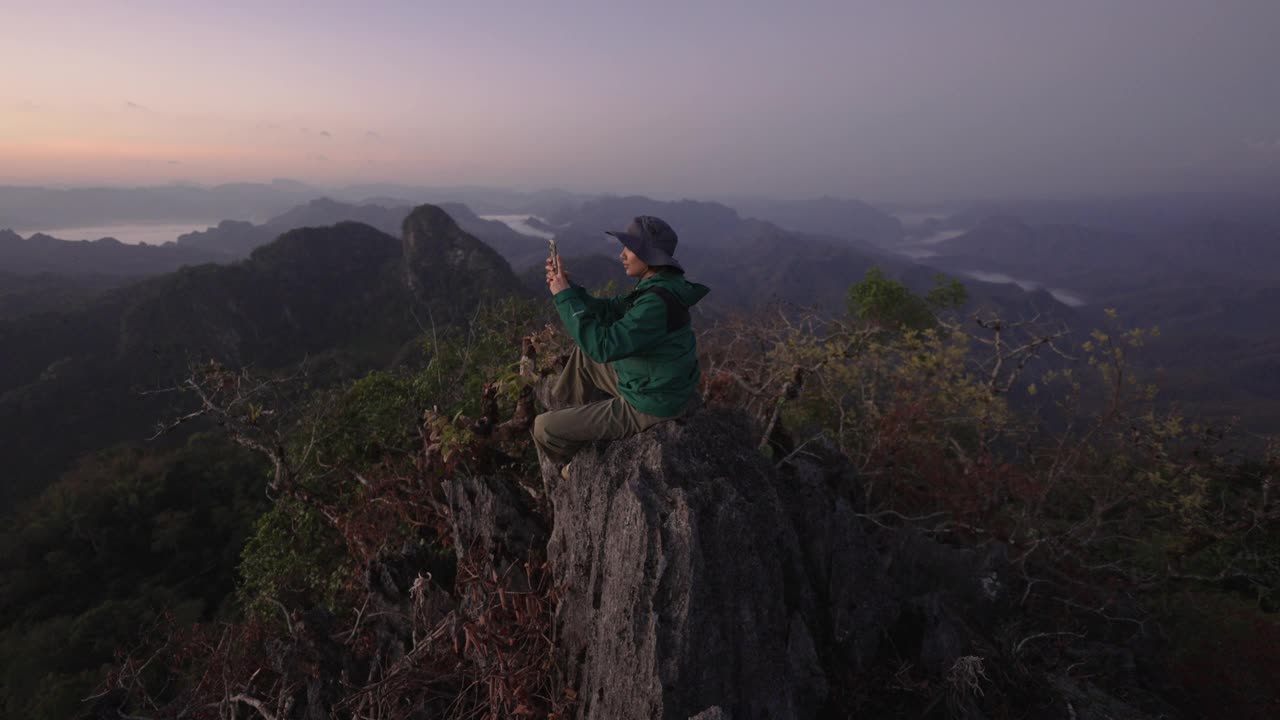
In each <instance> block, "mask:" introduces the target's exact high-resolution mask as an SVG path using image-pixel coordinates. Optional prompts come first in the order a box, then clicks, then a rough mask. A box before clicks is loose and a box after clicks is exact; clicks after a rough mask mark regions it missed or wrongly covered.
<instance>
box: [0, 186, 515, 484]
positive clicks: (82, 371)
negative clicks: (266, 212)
mask: <svg viewBox="0 0 1280 720" xmlns="http://www.w3.org/2000/svg"><path fill="white" fill-rule="evenodd" d="M400 234H401V236H402V239H397V238H395V237H392V236H391V235H388V234H386V233H383V232H381V231H379V230H377V229H376V228H373V227H370V226H368V225H364V224H360V223H352V222H345V223H339V224H337V225H331V226H327V227H319V228H303V229H298V230H293V231H290V232H287V233H285V234H283V235H281V236H280V237H279V238H278V239H277V240H276V241H274V242H272V243H269V244H267V245H265V246H263V247H260V248H258V249H256V250H255V251H254V252H253V253H252V254H251V255H250V256H249V257H248V258H247V259H245V260H242V261H239V262H235V263H231V264H228V265H215V264H205V265H200V266H193V267H186V268H182V269H180V270H178V271H176V272H173V273H169V274H165V275H160V276H156V277H153V278H149V279H147V280H144V281H142V282H139V283H136V284H133V285H128V286H126V287H122V288H117V289H115V290H110V291H108V292H106V293H105V294H103V295H102V296H100V297H98V298H96V299H95V300H94V301H92V302H88V303H85V304H84V305H82V306H80V307H76V308H73V309H68V310H62V311H58V312H46V313H39V314H35V315H31V316H26V317H24V318H21V319H19V320H14V321H10V322H7V323H0V346H2V347H5V348H6V349H7V351H6V352H5V353H4V355H3V357H0V436H3V437H5V438H6V442H5V443H4V446H3V448H0V463H2V464H3V467H5V475H6V477H5V478H4V481H3V483H2V484H0V493H2V494H3V497H5V498H9V499H11V498H12V497H14V496H15V495H21V494H23V493H24V492H26V491H29V490H31V489H34V488H37V487H39V486H40V485H41V484H42V482H43V481H44V479H45V478H46V477H47V475H48V473H50V472H56V471H57V470H59V469H61V468H63V467H65V466H66V465H67V463H68V462H69V461H70V460H71V459H73V458H74V457H76V456H77V455H78V454H79V453H82V452H86V451H88V450H91V449H94V448H99V447H104V446H106V445H109V444H111V443H114V442H120V441H126V440H138V439H141V438H143V437H146V436H147V435H148V434H149V430H150V429H152V428H154V426H155V424H156V422H157V421H158V420H159V419H162V418H164V417H170V416H172V414H173V413H174V412H175V410H176V408H175V406H174V404H173V402H174V400H173V399H172V398H171V397H168V396H165V395H144V394H142V391H145V390H153V389H158V388H164V387H171V386H173V385H174V384H175V383H176V382H178V381H179V380H180V379H181V378H183V377H185V375H186V373H187V372H188V369H189V366H190V365H191V364H192V363H197V362H204V361H206V360H210V359H213V360H217V361H220V362H222V363H224V364H227V365H228V366H231V367H247V366H253V367H256V368H260V369H272V368H283V367H287V366H291V365H293V364H296V363H298V362H299V361H301V360H303V359H304V358H310V360H311V364H312V366H313V367H314V369H313V372H317V373H320V374H322V375H328V376H330V377H335V378H336V377H346V376H350V375H352V374H357V373H359V372H361V371H364V370H367V369H368V368H370V367H378V366H384V365H386V364H387V363H389V362H392V361H393V360H394V358H395V357H396V356H397V354H398V353H400V352H401V351H402V349H403V348H404V347H405V345H406V344H407V343H411V342H412V341H413V340H414V339H415V338H417V337H420V336H421V334H422V332H423V327H424V323H427V322H431V323H436V324H440V325H448V324H451V323H456V322H462V321H464V320H466V319H467V318H468V317H469V316H470V313H471V311H472V310H473V309H474V307H475V305H476V304H477V303H478V302H480V301H481V300H482V299H485V298H495V297H503V296H507V295H512V294H517V295H519V294H525V293H527V292H528V291H527V290H526V289H525V287H524V286H523V285H522V284H521V283H520V281H519V280H518V279H517V278H516V276H515V274H514V273H513V272H512V271H511V268H510V266H509V265H508V264H507V263H506V261H505V260H503V259H502V257H501V256H499V255H498V254H497V253H496V252H495V251H493V250H492V249H490V248H489V247H488V246H486V245H484V244H483V243H481V242H480V241H479V240H476V239H475V238H474V237H472V236H471V235H469V234H467V233H466V232H464V231H462V230H461V229H460V228H458V226H457V225H456V224H455V223H454V222H453V220H452V219H451V218H450V217H449V216H448V214H447V213H445V212H444V211H443V210H441V209H439V208H436V207H434V206H422V207H419V208H417V209H415V210H413V211H412V212H411V213H409V215H408V216H407V217H405V218H403V221H402V225H401V233H400Z"/></svg>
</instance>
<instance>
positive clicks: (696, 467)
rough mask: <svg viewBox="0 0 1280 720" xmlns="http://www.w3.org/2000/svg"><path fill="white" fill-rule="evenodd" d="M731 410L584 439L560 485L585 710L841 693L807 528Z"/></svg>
mask: <svg viewBox="0 0 1280 720" xmlns="http://www.w3.org/2000/svg"><path fill="white" fill-rule="evenodd" d="M728 422H730V420H729V419H727V418H724V417H719V416H715V415H711V414H701V415H696V416H694V418H693V419H692V420H690V421H689V422H688V423H686V424H679V423H674V422H673V423H665V424H663V425H662V426H661V427H660V428H659V429H657V430H656V431H655V432H652V433H646V434H645V435H642V436H640V437H638V438H635V439H632V440H631V441H628V442H624V443H615V444H613V445H611V446H608V447H606V448H605V449H604V450H603V452H598V451H597V452H587V453H582V454H580V455H579V456H578V458H577V459H576V460H575V462H574V464H573V466H572V467H573V470H572V476H571V478H570V481H569V482H562V483H560V484H559V485H558V486H557V487H556V489H555V490H554V491H553V493H552V496H551V497H552V502H553V506H554V508H555V518H556V523H555V527H554V530H553V532H552V537H551V543H550V545H549V548H548V560H549V561H550V562H551V565H552V567H553V568H554V571H555V573H556V580H557V585H562V586H564V587H565V588H568V589H569V591H568V592H567V593H566V594H565V595H564V596H563V598H562V600H561V604H560V608H559V618H558V619H559V622H560V628H561V638H562V643H563V646H564V652H565V655H566V657H568V658H570V662H571V663H572V664H571V666H570V673H571V678H570V679H571V682H573V684H575V685H576V686H577V687H578V696H579V697H580V698H581V699H582V706H581V709H582V712H581V716H582V717H586V718H618V719H622V718H658V717H662V718H669V717H679V718H686V717H689V716H691V715H695V714H697V713H699V712H702V711H704V710H707V709H710V708H713V707H716V706H720V707H722V708H725V709H731V712H732V713H733V715H734V717H738V716H741V717H773V718H786V717H813V716H814V715H815V714H816V712H817V709H818V706H819V705H820V703H821V702H822V699H823V698H824V696H825V694H826V682H825V679H824V676H823V671H822V668H821V666H820V664H819V662H818V657H817V654H816V650H815V647H814V640H813V636H812V634H811V632H810V629H809V626H808V624H807V623H806V621H805V618H804V615H805V611H806V610H812V608H813V606H814V598H813V594H812V592H811V589H810V588H809V587H808V582H807V580H806V578H805V577H804V568H803V563H802V560H801V551H800V542H799V538H798V537H797V534H796V532H795V529H794V528H793V527H792V525H791V523H790V522H789V519H788V517H787V513H786V509H785V507H784V505H783V503H782V501H781V499H780V498H779V496H778V494H777V492H776V487H775V483H774V482H773V478H772V472H771V468H770V467H769V466H768V465H767V464H766V463H765V462H764V461H763V458H761V457H760V456H759V455H758V454H756V453H750V452H748V453H742V452H741V449H742V448H741V443H739V442H735V438H736V437H745V436H746V433H745V432H741V433H735V432H734V430H735V428H732V427H720V426H721V425H724V424H725V423H728ZM694 438H699V441H698V442H693V440H694Z"/></svg>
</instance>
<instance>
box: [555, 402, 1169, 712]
mask: <svg viewBox="0 0 1280 720" xmlns="http://www.w3.org/2000/svg"><path fill="white" fill-rule="evenodd" d="M750 437H752V435H751V432H750V430H749V429H748V427H747V426H746V423H745V419H744V418H742V416H740V415H738V414H736V413H731V412H727V411H712V410H704V411H701V412H699V413H697V414H695V415H693V416H692V417H689V418H685V419H681V420H676V421H671V422H667V423H662V424H660V425H657V426H655V427H654V428H652V429H650V430H649V431H647V432H645V433H642V434H641V435H639V436H636V437H634V438H631V439H628V440H625V441H620V442H615V443H610V444H602V445H599V446H596V447H594V448H590V449H587V450H585V451H583V452H580V453H579V454H578V456H577V457H576V458H575V459H574V462H573V464H572V465H571V474H570V479H569V480H568V481H567V482H566V481H563V480H560V478H559V477H558V475H555V474H552V473H549V472H546V471H544V480H545V481H546V482H547V483H548V486H549V488H550V490H549V494H550V499H551V502H552V506H553V508H554V525H553V528H552V530H551V539H550V542H549V544H548V550H547V557H548V560H549V562H550V564H551V566H552V568H553V572H554V574H555V580H556V586H557V587H558V588H559V589H560V604H559V608H558V611H557V617H556V622H557V631H558V637H559V640H558V643H559V645H560V648H561V651H562V657H563V662H564V664H565V668H566V672H567V673H568V674H569V678H568V680H569V684H570V685H571V686H573V687H576V688H577V697H578V700H579V702H578V704H577V705H576V706H575V712H576V715H575V716H576V717H577V718H581V719H590V720H594V719H601V720H603V719H605V718H608V719H609V720H626V719H629V718H636V719H637V720H638V719H640V718H679V719H680V720H684V719H685V718H693V717H697V718H734V719H735V720H745V719H748V718H770V719H772V720H784V719H789V718H796V719H799V718H814V717H828V716H831V717H846V716H848V713H849V712H851V711H852V708H851V707H850V706H849V704H848V698H847V697H844V694H847V692H848V691H847V686H848V685H849V680H850V678H855V679H856V678H859V677H863V676H864V674H866V675H865V676H866V677H870V673H869V671H870V670H872V669H873V667H876V669H877V671H879V670H883V668H884V667H885V666H888V665H893V666H898V665H900V664H902V663H910V666H911V667H913V668H916V669H917V670H918V671H919V672H920V673H923V674H925V675H928V676H932V677H935V678H938V680H939V681H940V683H939V684H940V688H941V689H940V691H939V693H938V695H937V698H938V700H937V702H938V703H942V702H945V703H946V708H947V709H948V710H949V713H948V714H949V715H950V716H953V717H984V716H985V715H984V714H983V713H981V712H979V711H978V710H977V702H976V701H977V699H978V698H979V697H980V695H981V691H982V688H983V685H984V684H986V683H988V682H989V679H988V675H994V673H995V671H996V668H995V667H994V666H995V665H997V664H1000V663H1003V662H1005V660H1007V657H1003V658H1002V653H1005V654H1006V655H1007V647H1004V645H1007V643H1006V644H1002V643H1000V642H997V641H995V640H993V638H997V637H1000V630H1001V628H1002V627H1005V626H1006V623H1007V622H1008V620H1009V619H1010V613H1012V612H1013V609H1012V605H1013V602H1012V600H1011V598H1016V594H1015V593H1014V592H1013V589H1014V585H1015V584H1016V582H1017V578H1015V577H1013V575H1014V574H1013V573H1012V572H1011V571H1010V569H1009V568H1008V565H1007V562H1006V558H1005V553H1004V549H1003V547H1002V546H999V545H991V546H988V547H984V548H981V549H976V550H975V549H962V548H953V547H948V546H945V545H942V544H939V543H937V542H935V541H933V540H931V539H929V538H926V537H924V536H922V535H920V534H918V533H916V532H914V531H909V530H902V529H890V528H885V527H881V526H879V525H877V524H875V523H873V522H871V521H869V520H868V519H865V518H864V517H860V516H859V513H858V512H857V511H856V509H855V507H854V505H853V503H852V501H851V500H850V498H851V497H853V493H852V492H851V491H852V490H853V489H854V488H855V487H856V483H855V481H854V478H852V477H851V476H850V475H849V473H848V471H847V469H844V468H845V466H843V465H841V464H840V463H836V462H821V463H819V462H805V463H801V464H799V465H791V464H788V465H785V466H783V468H781V469H778V468H775V467H773V465H772V464H771V463H770V462H769V461H768V460H766V459H765V458H764V457H763V456H762V455H761V454H760V453H758V452H756V451H755V450H754V449H753V447H752V445H751V443H750V440H749V438H750ZM549 469H550V468H548V470H549ZM557 481H558V482H557ZM984 663H985V667H984ZM855 682H856V680H855ZM1092 690H1093V691H1095V692H1098V694H1099V695H1100V696H1104V697H1105V693H1102V692H1100V691H1097V689H1096V688H1092ZM1049 694H1050V695H1053V694H1057V696H1058V700H1057V707H1053V706H1052V705H1053V703H1052V702H1051V703H1050V704H1049V706H1047V707H1044V711H1045V714H1043V715H1042V717H1064V718H1065V717H1072V716H1076V715H1078V714H1079V713H1085V712H1086V711H1087V708H1086V707H1083V706H1081V705H1079V704H1076V705H1073V706H1071V707H1068V706H1067V705H1066V703H1068V702H1069V700H1068V699H1067V698H1066V697H1065V696H1064V695H1062V694H1060V693H1049ZM1076 696H1077V697H1085V693H1084V692H1078V693H1077V695H1076ZM1117 706H1118V705H1111V706H1110V707H1117ZM866 709H867V710H868V711H870V712H872V715H874V714H875V709H874V708H871V707H867V708H866ZM939 709H941V708H939ZM1135 713H1136V711H1135ZM1079 716H1080V717H1083V716H1085V715H1079ZM1128 717H1146V716H1145V715H1142V714H1140V713H1137V714H1133V715H1128Z"/></svg>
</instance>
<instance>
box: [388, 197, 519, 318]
mask: <svg viewBox="0 0 1280 720" xmlns="http://www.w3.org/2000/svg"><path fill="white" fill-rule="evenodd" d="M402 236H403V242H404V264H405V272H406V279H407V281H408V283H409V287H410V289H411V290H412V291H413V293H414V295H415V296H417V297H418V298H420V299H423V300H426V299H428V298H430V299H434V300H435V301H436V302H438V301H439V300H440V299H441V298H442V297H447V296H451V295H454V294H455V293H456V294H457V295H458V296H460V297H475V296H476V295H477V294H496V295H509V294H520V293H523V292H524V290H523V288H522V285H521V283H520V281H519V279H517V278H516V275H515V273H513V272H512V271H511V266H510V265H508V264H507V261H506V260H505V259H504V258H503V257H502V256H501V255H499V254H498V252H497V251H496V250H494V249H493V248H491V247H489V246H488V245H485V244H484V243H483V242H481V241H480V240H478V239H476V238H475V236H473V235H471V234H469V233H467V232H465V231H464V230H463V229H462V228H460V227H459V226H458V223H457V222H455V221H454V219H453V218H452V217H451V216H450V215H449V213H447V212H445V211H444V209H443V208H441V207H439V206H436V205H419V206H418V207H416V208H414V209H413V212H411V213H409V215H408V217H406V218H405V219H404V224H403V226H402ZM442 291H443V292H442Z"/></svg>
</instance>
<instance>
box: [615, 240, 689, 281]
mask: <svg viewBox="0 0 1280 720" xmlns="http://www.w3.org/2000/svg"><path fill="white" fill-rule="evenodd" d="M604 234H605V235H612V236H613V237H614V238H615V239H616V240H618V242H621V243H622V244H623V245H625V246H626V247H627V249H628V250H630V251H631V252H633V253H635V255H636V257H638V258H640V259H641V260H642V261H644V264H645V265H651V266H657V265H666V266H668V267H673V268H675V269H677V270H679V271H680V272H684V266H683V265H681V264H680V261H679V260H676V259H675V258H673V257H671V256H670V255H668V254H666V253H664V252H662V251H661V250H659V249H657V248H652V247H649V245H648V243H646V242H645V241H644V240H642V239H640V238H638V237H636V236H635V235H632V234H630V233H626V232H615V231H613V230H605V231H604Z"/></svg>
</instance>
